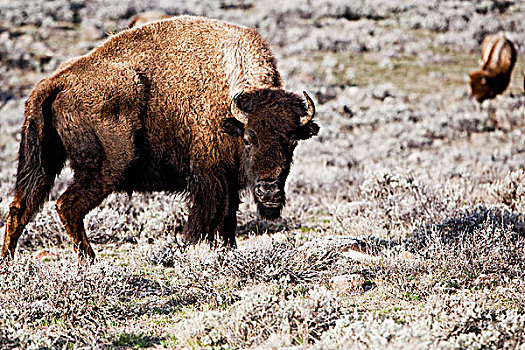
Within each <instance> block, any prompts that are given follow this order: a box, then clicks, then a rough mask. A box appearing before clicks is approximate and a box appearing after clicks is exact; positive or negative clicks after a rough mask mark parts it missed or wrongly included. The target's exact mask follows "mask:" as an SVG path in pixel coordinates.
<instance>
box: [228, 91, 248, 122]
mask: <svg viewBox="0 0 525 350" xmlns="http://www.w3.org/2000/svg"><path fill="white" fill-rule="evenodd" d="M243 92H244V90H242V91H241V92H238V93H236V94H235V96H233V98H232V101H231V103H230V111H231V112H232V115H233V116H234V118H235V119H237V120H238V121H240V122H241V123H243V124H248V115H247V114H246V113H245V112H243V111H242V110H241V109H240V108H239V105H238V102H239V101H238V98H239V97H240V96H241V95H242V93H243Z"/></svg>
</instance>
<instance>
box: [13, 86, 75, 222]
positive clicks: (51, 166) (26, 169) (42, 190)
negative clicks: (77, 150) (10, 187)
mask: <svg viewBox="0 0 525 350" xmlns="http://www.w3.org/2000/svg"><path fill="white" fill-rule="evenodd" d="M59 92H60V89H59V88H58V87H54V86H52V85H51V84H49V83H48V84H45V81H44V82H42V83H40V84H38V85H37V86H36V87H35V89H34V90H33V92H32V93H31V96H30V97H29V98H28V100H27V102H26V106H25V120H24V125H23V127H22V135H21V136H22V137H21V141H20V149H19V152H18V170H17V176H16V185H15V196H16V197H17V198H18V199H19V200H20V202H21V203H24V204H25V205H24V206H25V209H26V210H27V211H28V212H29V213H31V215H34V214H35V213H36V212H37V211H38V210H39V209H40V208H41V207H42V205H43V204H44V202H45V201H46V200H47V198H48V196H49V193H50V192H51V188H52V186H53V183H54V182H55V178H56V176H57V175H58V173H60V171H61V170H62V167H63V166H64V162H65V150H64V146H63V144H62V141H61V140H60V137H59V135H58V133H57V132H56V130H55V128H54V127H53V111H52V104H53V101H54V100H55V99H56V96H57V95H58V93H59Z"/></svg>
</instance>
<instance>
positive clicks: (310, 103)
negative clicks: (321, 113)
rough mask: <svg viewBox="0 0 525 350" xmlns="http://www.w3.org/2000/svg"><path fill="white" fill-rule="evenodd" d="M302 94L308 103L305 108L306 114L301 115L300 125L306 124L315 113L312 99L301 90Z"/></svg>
mask: <svg viewBox="0 0 525 350" xmlns="http://www.w3.org/2000/svg"><path fill="white" fill-rule="evenodd" d="M303 95H304V97H305V98H306V102H307V103H308V109H307V110H306V115H304V116H302V117H301V125H306V124H307V123H308V122H309V121H310V120H312V118H313V117H314V115H315V105H314V101H312V99H311V98H310V96H308V94H307V93H306V91H303Z"/></svg>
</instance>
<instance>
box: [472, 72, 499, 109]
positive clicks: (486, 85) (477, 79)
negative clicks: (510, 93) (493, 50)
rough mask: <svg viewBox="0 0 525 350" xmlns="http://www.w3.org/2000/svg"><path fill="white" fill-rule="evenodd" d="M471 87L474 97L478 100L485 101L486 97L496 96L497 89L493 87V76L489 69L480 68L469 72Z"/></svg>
mask: <svg viewBox="0 0 525 350" xmlns="http://www.w3.org/2000/svg"><path fill="white" fill-rule="evenodd" d="M469 77H470V88H471V90H472V97H474V98H475V99H476V100H477V101H478V102H480V103H481V102H483V101H485V100H486V99H490V98H493V97H494V96H496V93H495V91H494V90H493V89H492V88H491V79H492V78H491V76H490V74H489V73H488V72H487V71H484V70H478V71H476V72H472V73H470V74H469Z"/></svg>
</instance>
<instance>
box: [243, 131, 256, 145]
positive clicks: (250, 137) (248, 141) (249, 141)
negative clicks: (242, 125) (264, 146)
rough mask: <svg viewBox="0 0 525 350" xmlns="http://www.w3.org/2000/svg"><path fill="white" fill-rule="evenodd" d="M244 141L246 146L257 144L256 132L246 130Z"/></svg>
mask: <svg viewBox="0 0 525 350" xmlns="http://www.w3.org/2000/svg"><path fill="white" fill-rule="evenodd" d="M242 142H244V145H246V146H252V145H254V144H256V143H257V140H256V138H255V133H254V132H253V131H252V130H246V131H245V133H244V137H243V138H242Z"/></svg>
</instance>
